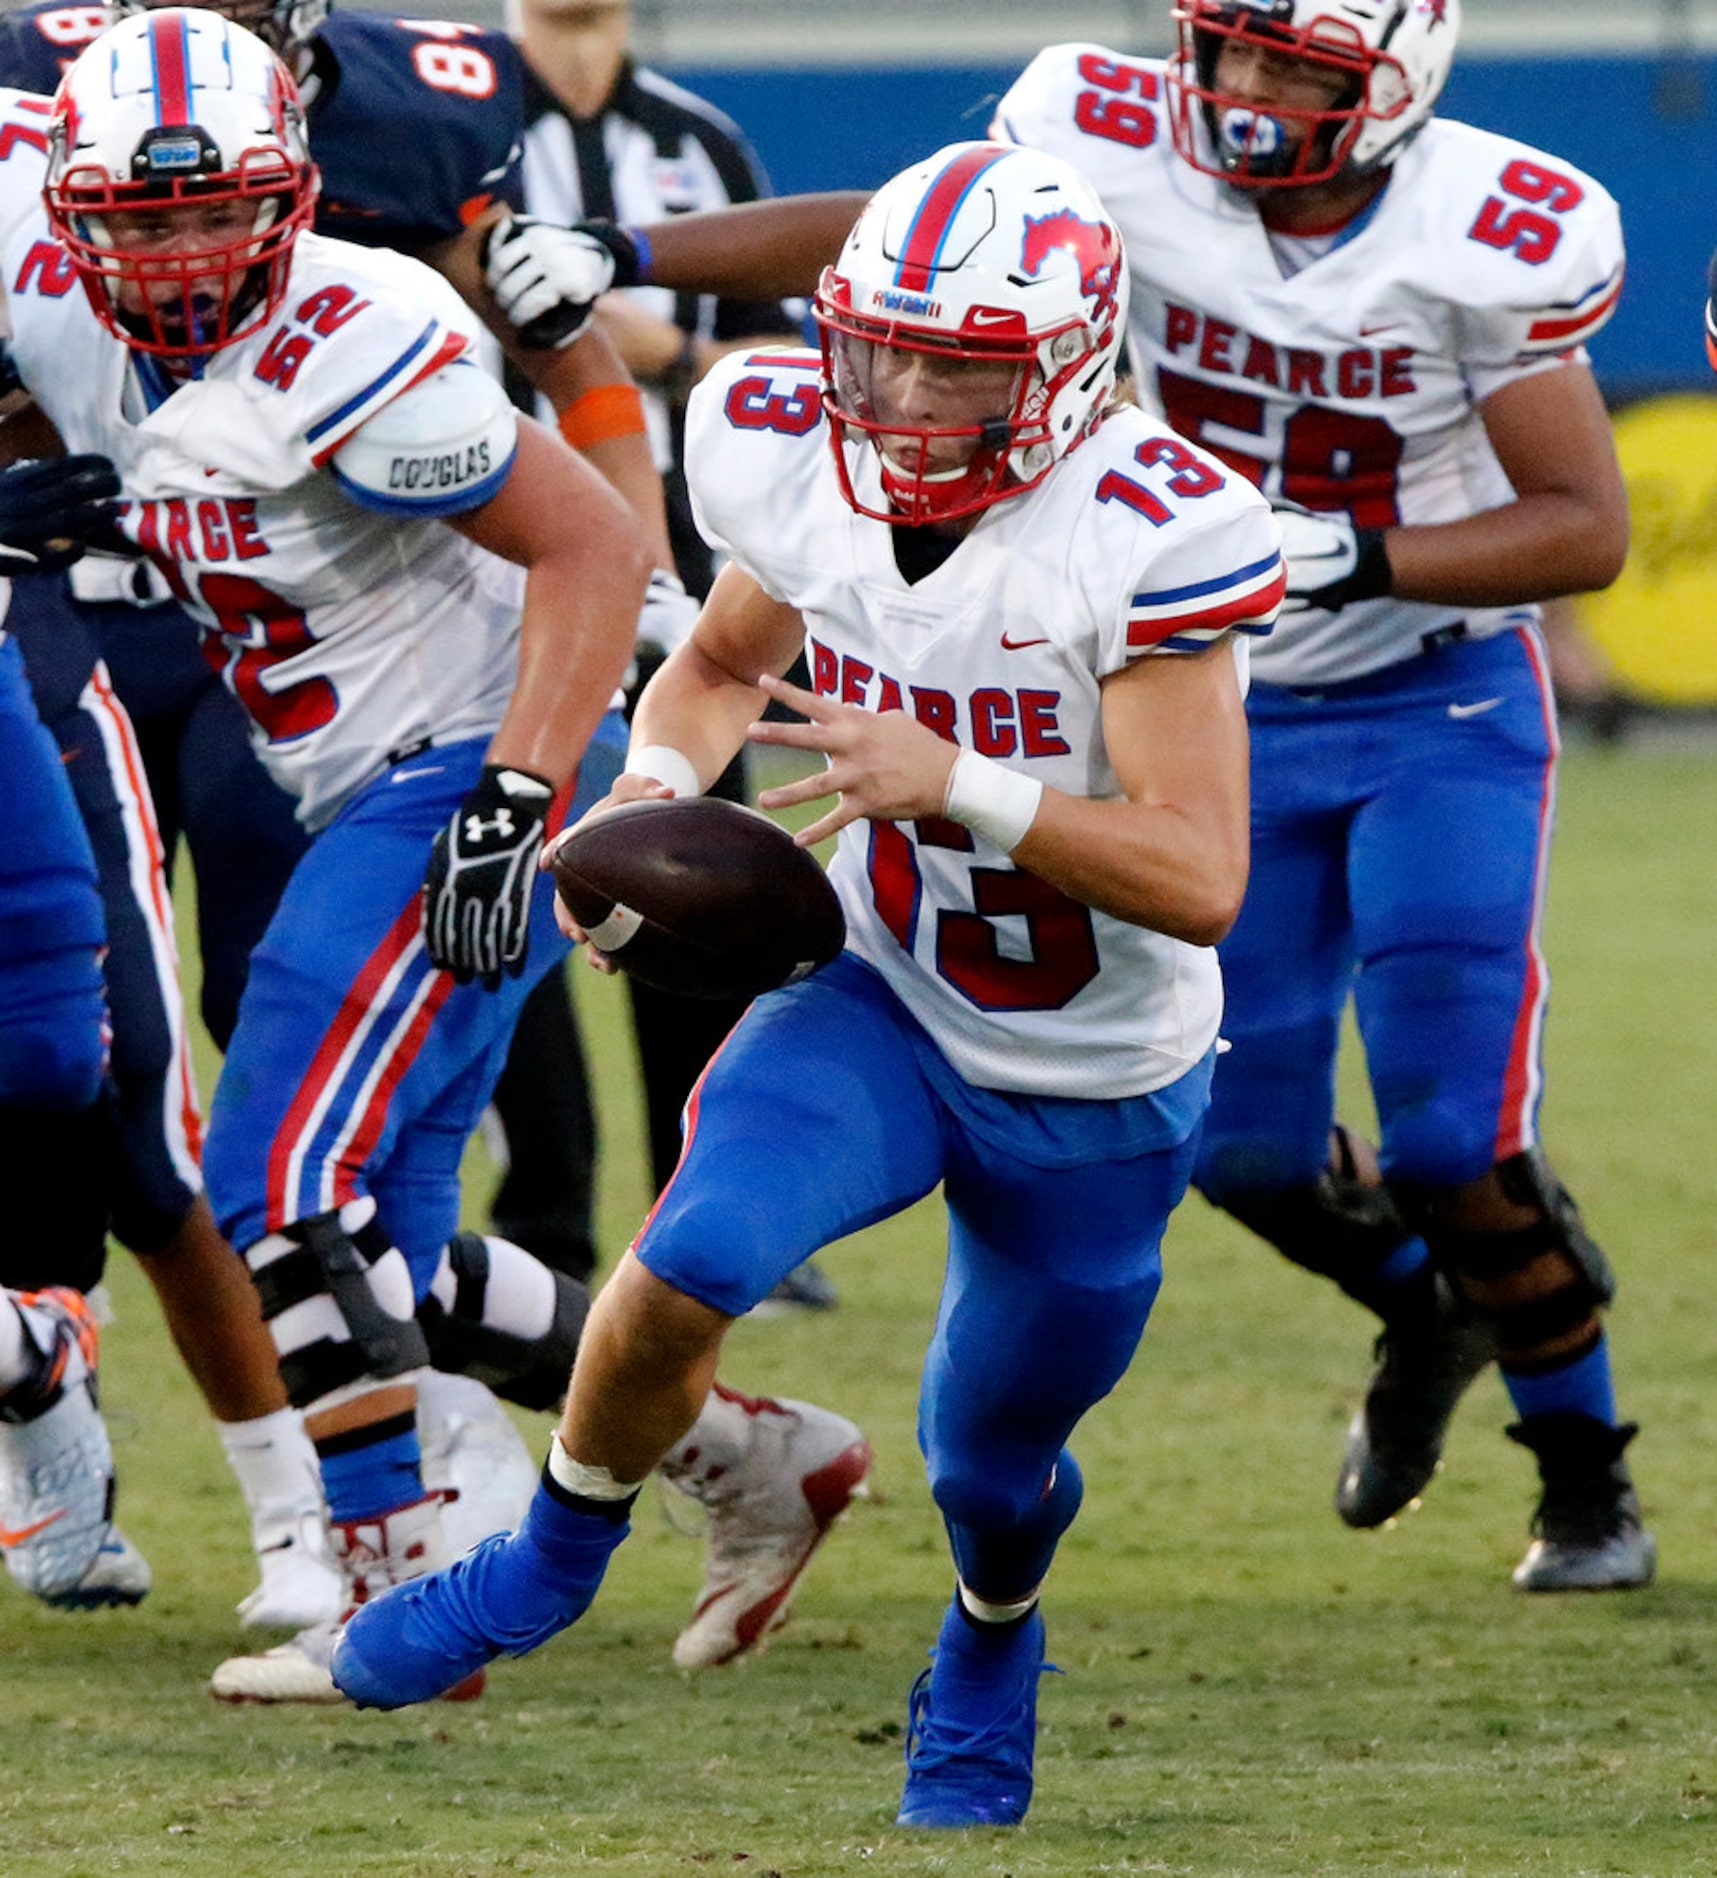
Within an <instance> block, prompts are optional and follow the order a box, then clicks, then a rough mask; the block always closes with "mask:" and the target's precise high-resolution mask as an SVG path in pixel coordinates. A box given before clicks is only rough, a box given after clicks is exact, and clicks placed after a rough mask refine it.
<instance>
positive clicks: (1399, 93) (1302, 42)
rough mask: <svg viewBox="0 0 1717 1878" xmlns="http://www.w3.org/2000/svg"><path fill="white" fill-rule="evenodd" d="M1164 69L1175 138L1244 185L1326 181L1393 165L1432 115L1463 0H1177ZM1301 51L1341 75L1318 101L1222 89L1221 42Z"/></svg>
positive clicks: (1197, 164) (1201, 161) (1211, 169)
mask: <svg viewBox="0 0 1717 1878" xmlns="http://www.w3.org/2000/svg"><path fill="white" fill-rule="evenodd" d="M1174 19H1175V26H1176V30H1177V32H1178V35H1179V51H1178V53H1177V55H1176V57H1175V58H1174V60H1173V61H1172V62H1171V64H1170V68H1169V117H1170V121H1171V123H1172V124H1173V127H1174V141H1175V148H1176V150H1178V151H1179V152H1180V154H1181V155H1182V156H1183V157H1184V158H1185V159H1186V160H1187V162H1189V163H1190V164H1191V165H1192V166H1193V168H1194V169H1199V170H1203V171H1205V172H1206V173H1207V174H1209V175H1213V176H1222V177H1225V178H1227V180H1228V181H1230V182H1233V183H1238V184H1241V185H1242V186H1244V187H1247V188H1255V187H1267V186H1276V187H1281V186H1288V187H1292V186H1293V185H1296V184H1300V185H1303V184H1307V183H1323V182H1328V181H1330V180H1331V179H1332V178H1333V177H1335V176H1337V175H1338V174H1340V173H1342V172H1343V171H1347V172H1350V173H1354V172H1357V173H1360V174H1363V173H1365V172H1367V171H1371V170H1378V169H1383V168H1386V167H1387V166H1388V165H1389V164H1391V163H1393V162H1394V161H1395V159H1396V157H1398V156H1399V155H1400V154H1401V151H1402V150H1403V149H1404V148H1405V146H1406V145H1407V143H1408V142H1409V141H1410V140H1411V139H1412V138H1413V137H1414V136H1415V135H1416V134H1417V132H1418V131H1420V130H1421V129H1422V128H1423V127H1424V125H1425V123H1426V121H1427V120H1428V119H1429V117H1430V115H1431V111H1432V108H1433V106H1434V105H1435V104H1436V102H1437V97H1438V94H1439V93H1440V92H1441V91H1442V89H1443V85H1444V82H1445V80H1446V79H1447V78H1448V76H1449V66H1450V64H1451V63H1452V62H1453V60H1454V56H1455V41H1456V39H1457V38H1458V37H1459V34H1460V26H1461V0H1178V4H1177V5H1176V6H1175V8H1174ZM1232 44H1238V45H1242V46H1252V47H1260V48H1263V49H1265V50H1267V51H1272V52H1275V53H1278V54H1280V55H1282V56H1284V57H1287V58H1291V59H1296V60H1304V61H1305V62H1306V63H1307V64H1309V65H1313V66H1317V67H1320V68H1321V69H1322V70H1323V71H1325V72H1327V73H1329V74H1331V75H1333V76H1334V77H1335V78H1336V79H1337V81H1338V82H1339V87H1340V88H1339V92H1338V95H1337V96H1336V98H1335V100H1334V102H1333V103H1332V104H1330V105H1329V106H1327V107H1325V108H1323V109H1297V108H1287V107H1280V106H1276V105H1270V106H1269V107H1268V108H1265V109H1260V108H1259V107H1258V106H1257V105H1256V103H1255V102H1253V101H1252V100H1251V99H1248V98H1243V97H1239V96H1236V95H1233V94H1230V93H1225V92H1224V91H1223V90H1222V89H1221V87H1220V85H1219V83H1218V69H1217V68H1218V64H1219V62H1220V60H1221V56H1222V52H1223V49H1224V47H1226V46H1228V45H1232Z"/></svg>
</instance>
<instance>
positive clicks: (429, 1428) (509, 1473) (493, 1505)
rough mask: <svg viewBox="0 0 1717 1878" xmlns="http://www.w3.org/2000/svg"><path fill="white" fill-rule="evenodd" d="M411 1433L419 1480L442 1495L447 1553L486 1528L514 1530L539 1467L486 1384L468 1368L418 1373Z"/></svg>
mask: <svg viewBox="0 0 1717 1878" xmlns="http://www.w3.org/2000/svg"><path fill="white" fill-rule="evenodd" d="M417 1439H418V1445H419V1447H420V1448H421V1449H422V1452H423V1484H424V1487H425V1489H426V1490H427V1491H428V1492H430V1493H439V1494H440V1495H441V1497H442V1510H441V1530H442V1534H443V1536H444V1537H445V1539H446V1541H447V1553H448V1557H449V1558H462V1557H463V1556H464V1555H465V1553H467V1552H469V1551H470V1550H471V1548H472V1547H473V1546H474V1545H477V1544H479V1543H480V1542H481V1541H482V1540H484V1539H487V1538H488V1537H489V1536H490V1535H491V1534H493V1533H497V1532H517V1531H518V1529H519V1527H520V1526H521V1525H522V1524H523V1522H524V1517H525V1513H526V1511H527V1510H528V1509H529V1507H530V1504H531V1496H532V1495H533V1494H534V1493H535V1492H536V1490H537V1481H538V1479H539V1478H540V1477H541V1474H542V1467H541V1464H540V1463H539V1462H538V1461H536V1460H534V1459H533V1458H532V1456H531V1451H530V1449H529V1448H527V1447H526V1446H525V1441H524V1437H523V1436H522V1435H521V1434H520V1433H519V1431H518V1429H517V1427H515V1426H514V1423H513V1418H512V1417H511V1416H510V1415H509V1414H508V1413H507V1410H506V1407H505V1405H504V1404H503V1403H502V1402H500V1401H499V1400H498V1399H497V1398H496V1396H495V1394H494V1392H493V1391H492V1390H490V1389H488V1388H486V1387H485V1386H484V1385H483V1384H482V1383H480V1382H477V1381H475V1380H474V1379H473V1378H471V1377H469V1376H452V1375H447V1374H445V1373H443V1372H442V1371H441V1370H431V1371H428V1372H426V1373H422V1374H420V1375H419V1377H418V1381H417Z"/></svg>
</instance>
